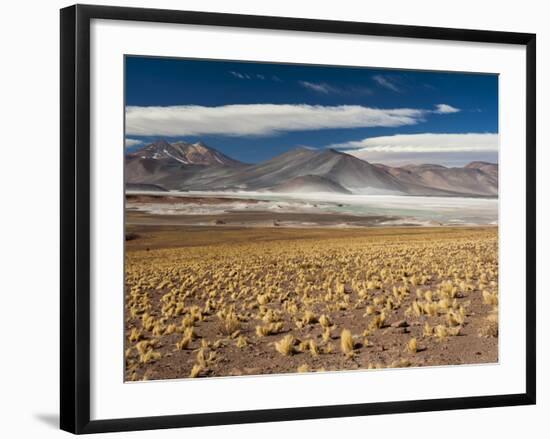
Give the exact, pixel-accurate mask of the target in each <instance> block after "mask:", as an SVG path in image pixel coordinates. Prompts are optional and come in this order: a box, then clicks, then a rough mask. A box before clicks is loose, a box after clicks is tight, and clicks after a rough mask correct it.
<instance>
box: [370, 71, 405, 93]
mask: <svg viewBox="0 0 550 439" xmlns="http://www.w3.org/2000/svg"><path fill="white" fill-rule="evenodd" d="M372 79H374V81H375V82H376V83H377V84H378V85H380V86H382V87H384V88H387V89H389V90H392V91H395V92H399V91H401V90H400V89H399V87H398V86H397V85H396V84H395V82H394V81H393V79H391V78H389V77H387V76H383V75H375V76H373V77H372Z"/></svg>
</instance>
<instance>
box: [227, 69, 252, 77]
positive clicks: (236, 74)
mask: <svg viewBox="0 0 550 439" xmlns="http://www.w3.org/2000/svg"><path fill="white" fill-rule="evenodd" d="M229 74H230V75H232V76H234V77H235V78H238V79H250V76H248V75H247V74H246V73H240V72H236V71H234V70H231V71H230V72H229Z"/></svg>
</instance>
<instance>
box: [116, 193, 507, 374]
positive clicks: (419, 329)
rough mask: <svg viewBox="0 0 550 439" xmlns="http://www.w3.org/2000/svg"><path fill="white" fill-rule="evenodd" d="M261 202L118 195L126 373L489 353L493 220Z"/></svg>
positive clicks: (357, 363)
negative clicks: (122, 200)
mask: <svg viewBox="0 0 550 439" xmlns="http://www.w3.org/2000/svg"><path fill="white" fill-rule="evenodd" d="M262 202H263V201H262V200H261V197H260V199H246V200H243V199H234V198H231V197H221V196H212V197H201V196H197V195H187V196H185V197H183V198H177V199H174V198H173V197H172V196H171V195H167V194H142V195H127V204H126V242H125V271H126V278H125V334H124V337H125V379H126V380H127V381H142V380H159V379H176V378H205V377H222V376H240V375H261V374H281V373H299V372H300V373H318V372H330V371H338V370H356V369H378V368H395V367H422V366H444V365H460V364H480V363H494V362H497V361H498V227H497V226H496V225H494V224H492V223H485V224H458V225H455V224H452V223H449V222H447V223H437V222H430V223H426V222H422V221H420V222H419V221H417V220H414V221H413V220H411V218H410V217H407V216H399V215H391V214H388V213H387V212H386V213H384V212H382V213H380V214H369V215H357V214H355V213H353V211H352V212H345V211H343V212H340V211H339V210H338V209H337V208H336V209H335V210H332V211H331V210H330V209H329V210H326V209H323V206H322V205H321V204H322V203H320V205H319V206H317V205H315V204H314V205H313V206H308V208H307V209H305V210H304V209H303V208H302V209H295V208H294V207H293V206H292V205H285V206H284V208H282V209H277V208H271V207H270V206H272V205H273V203H271V204H269V205H267V207H266V205H261V203H262ZM235 203H238V206H237V207H236V208H235V209H227V205H232V204H235ZM258 203H260V205H261V206H260V207H258ZM279 205H281V203H279ZM220 206H222V208H221V209H219V210H216V208H217V207H220ZM337 207H338V206H337ZM174 208H175V209H176V210H175V211H174ZM187 208H190V209H189V210H186V209H187ZM203 208H204V209H203ZM213 209H214V210H213Z"/></svg>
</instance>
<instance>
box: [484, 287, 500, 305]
mask: <svg viewBox="0 0 550 439" xmlns="http://www.w3.org/2000/svg"><path fill="white" fill-rule="evenodd" d="M482 295H483V303H484V304H486V305H492V306H497V305H498V294H497V293H490V292H489V291H487V290H484V291H483V293H482Z"/></svg>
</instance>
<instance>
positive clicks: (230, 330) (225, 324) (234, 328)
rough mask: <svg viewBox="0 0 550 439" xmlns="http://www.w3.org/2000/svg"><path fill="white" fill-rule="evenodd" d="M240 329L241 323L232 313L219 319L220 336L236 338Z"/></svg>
mask: <svg viewBox="0 0 550 439" xmlns="http://www.w3.org/2000/svg"><path fill="white" fill-rule="evenodd" d="M240 329H241V322H240V321H239V319H238V318H237V315H236V314H235V313H234V312H229V313H227V314H226V315H224V316H222V317H220V325H219V331H220V333H221V334H222V335H228V336H231V337H236V336H237V335H238V331H239V330H240Z"/></svg>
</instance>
